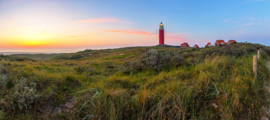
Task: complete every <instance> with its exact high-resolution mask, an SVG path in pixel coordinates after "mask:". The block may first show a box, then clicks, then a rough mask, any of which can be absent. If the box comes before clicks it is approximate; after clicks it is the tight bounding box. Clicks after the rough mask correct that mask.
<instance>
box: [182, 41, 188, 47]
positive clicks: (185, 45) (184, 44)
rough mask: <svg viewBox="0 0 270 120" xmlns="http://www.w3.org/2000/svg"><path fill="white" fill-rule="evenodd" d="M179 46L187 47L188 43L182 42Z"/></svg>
mask: <svg viewBox="0 0 270 120" xmlns="http://www.w3.org/2000/svg"><path fill="white" fill-rule="evenodd" d="M180 47H181V48H186V47H189V44H188V43H186V42H184V43H182V44H181V45H180Z"/></svg>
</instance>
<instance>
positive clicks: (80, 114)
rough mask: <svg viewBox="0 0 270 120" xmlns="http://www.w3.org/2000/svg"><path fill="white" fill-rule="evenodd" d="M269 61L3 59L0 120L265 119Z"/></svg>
mask: <svg viewBox="0 0 270 120" xmlns="http://www.w3.org/2000/svg"><path fill="white" fill-rule="evenodd" d="M260 48H262V51H261V59H259V60H258V77H257V78H254V75H253V71H252V59H253V57H252V56H253V55H255V54H256V53H257V50H258V49H260ZM269 55H270V48H269V47H267V46H263V45H259V44H249V43H247V44H245V43H237V44H232V45H224V46H218V47H208V48H202V49H196V48H184V49H183V48H176V47H166V46H154V47H134V48H132V47H129V48H120V49H108V50H86V51H80V52H78V53H72V54H61V55H58V56H51V57H50V58H48V59H47V60H45V61H41V60H38V59H35V61H32V60H30V59H29V60H24V61H12V60H10V59H4V58H5V57H10V56H4V57H2V61H1V62H0V65H1V66H2V67H0V68H1V69H0V70H1V71H0V76H1V77H0V86H1V89H0V90H1V92H0V93H1V94H0V119H7V120H8V119H59V120H60V119H110V120H118V119H132V120H133V119H227V118H229V119H260V117H261V115H262V114H263V113H262V111H261V108H262V106H263V105H265V104H268V103H267V102H266V98H267V97H268V96H266V93H267V92H266V90H265V88H264V87H263V85H264V82H266V81H268V82H269V70H268V69H267V67H266V64H267V61H268V59H269ZM27 59H28V58H27ZM12 108H15V109H12ZM16 108H18V109H16Z"/></svg>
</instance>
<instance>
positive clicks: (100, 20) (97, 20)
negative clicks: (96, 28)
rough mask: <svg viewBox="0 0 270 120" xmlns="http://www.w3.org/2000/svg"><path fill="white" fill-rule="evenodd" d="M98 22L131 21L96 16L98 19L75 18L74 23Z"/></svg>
mask: <svg viewBox="0 0 270 120" xmlns="http://www.w3.org/2000/svg"><path fill="white" fill-rule="evenodd" d="M100 22H116V23H129V24H132V23H131V22H125V21H121V20H117V19H111V18H98V19H84V20H77V21H75V22H74V23H100Z"/></svg>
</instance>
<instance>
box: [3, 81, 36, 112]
mask: <svg viewBox="0 0 270 120" xmlns="http://www.w3.org/2000/svg"><path fill="white" fill-rule="evenodd" d="M26 82H27V79H26V78H21V79H20V80H17V81H16V84H15V91H14V93H13V94H12V96H10V97H8V98H7V99H8V101H9V103H10V106H11V108H12V109H13V110H15V109H16V108H19V109H20V110H29V109H31V107H32V105H34V104H35V103H36V102H37V100H38V98H39V97H40V95H37V94H36V83H33V82H30V84H29V85H27V83H26Z"/></svg>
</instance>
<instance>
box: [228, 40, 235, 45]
mask: <svg viewBox="0 0 270 120" xmlns="http://www.w3.org/2000/svg"><path fill="white" fill-rule="evenodd" d="M234 42H236V40H229V41H228V43H229V44H232V43H234Z"/></svg>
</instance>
